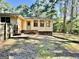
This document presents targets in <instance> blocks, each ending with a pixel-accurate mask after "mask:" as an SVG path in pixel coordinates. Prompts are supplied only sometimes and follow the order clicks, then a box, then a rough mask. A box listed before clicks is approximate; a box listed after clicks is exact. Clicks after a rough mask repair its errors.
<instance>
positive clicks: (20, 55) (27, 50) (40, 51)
mask: <svg viewBox="0 0 79 59" xmlns="http://www.w3.org/2000/svg"><path fill="white" fill-rule="evenodd" d="M40 37H42V38H43V39H27V38H16V40H17V43H16V45H14V46H12V47H11V48H10V49H8V50H5V51H2V52H0V56H2V57H0V59H5V57H7V58H6V59H79V54H78V53H71V52H69V51H68V50H67V49H65V48H64V47H63V46H64V45H65V44H68V43H71V42H68V41H67V40H62V39H58V38H55V37H51V36H40Z"/></svg>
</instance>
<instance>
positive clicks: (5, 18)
mask: <svg viewBox="0 0 79 59" xmlns="http://www.w3.org/2000/svg"><path fill="white" fill-rule="evenodd" d="M1 22H6V23H10V17H1Z"/></svg>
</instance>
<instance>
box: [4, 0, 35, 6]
mask: <svg viewBox="0 0 79 59" xmlns="http://www.w3.org/2000/svg"><path fill="white" fill-rule="evenodd" d="M5 1H6V2H8V3H10V4H11V5H12V6H13V7H17V6H18V5H20V4H26V5H28V6H31V5H32V4H33V3H35V1H36V0H5Z"/></svg>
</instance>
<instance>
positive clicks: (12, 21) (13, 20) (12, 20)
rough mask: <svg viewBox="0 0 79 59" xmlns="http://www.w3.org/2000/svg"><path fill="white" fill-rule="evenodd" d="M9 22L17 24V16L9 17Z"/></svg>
mask: <svg viewBox="0 0 79 59" xmlns="http://www.w3.org/2000/svg"><path fill="white" fill-rule="evenodd" d="M10 23H11V24H12V25H16V24H17V18H14V17H10Z"/></svg>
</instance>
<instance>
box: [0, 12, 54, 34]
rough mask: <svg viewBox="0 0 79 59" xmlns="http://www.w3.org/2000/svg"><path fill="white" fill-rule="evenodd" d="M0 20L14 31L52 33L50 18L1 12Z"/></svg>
mask: <svg viewBox="0 0 79 59" xmlns="http://www.w3.org/2000/svg"><path fill="white" fill-rule="evenodd" d="M0 21H1V22H6V23H7V24H11V26H13V30H14V31H13V32H14V33H18V34H21V33H25V34H44V35H52V32H53V21H52V20H51V19H44V18H36V17H31V18H28V17H22V16H21V15H19V14H15V13H14V14H12V13H1V14H0Z"/></svg>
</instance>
